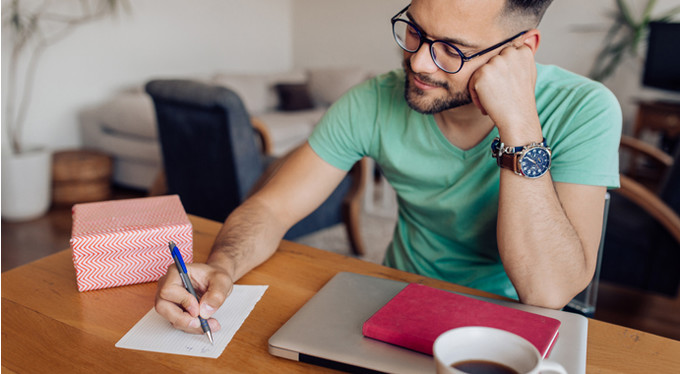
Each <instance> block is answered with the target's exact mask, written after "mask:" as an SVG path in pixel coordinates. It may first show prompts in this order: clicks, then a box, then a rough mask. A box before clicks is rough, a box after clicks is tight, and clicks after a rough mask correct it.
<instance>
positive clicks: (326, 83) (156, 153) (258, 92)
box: [80, 68, 369, 190]
mask: <svg viewBox="0 0 680 374" xmlns="http://www.w3.org/2000/svg"><path fill="white" fill-rule="evenodd" d="M368 77H369V74H368V72H367V71H365V70H364V69H361V68H325V69H309V70H305V71H291V72H284V73H271V74H224V73H220V74H216V75H215V76H213V77H211V78H209V79H201V80H203V81H208V82H209V83H212V84H218V85H223V86H226V87H229V88H231V89H232V90H234V91H235V92H236V93H238V94H239V96H240V97H241V99H242V100H243V103H244V104H245V106H246V109H247V110H248V112H249V113H250V114H251V116H253V117H256V118H257V119H258V120H259V121H260V122H261V123H264V124H265V125H266V127H267V128H268V130H269V134H270V136H271V143H272V144H271V147H272V153H273V154H274V155H283V154H285V153H286V152H287V151H289V150H290V149H292V148H294V147H295V146H297V145H299V144H300V143H302V142H304V141H305V140H306V139H307V137H308V136H309V135H310V134H311V132H312V130H313V129H314V126H316V124H317V123H318V122H319V120H320V119H321V117H322V116H323V114H324V113H325V112H326V110H327V109H328V106H330V104H332V103H333V102H334V101H335V100H337V99H338V98H339V97H340V96H341V95H342V94H343V93H345V92H346V91H347V90H348V89H349V88H351V87H352V86H354V85H356V84H358V83H360V82H362V81H364V80H365V79H367V78H368ZM80 127H81V134H82V141H83V146H84V147H85V148H89V149H96V150H99V151H102V152H105V153H107V154H109V155H111V156H112V157H113V160H114V172H113V180H114V183H116V184H118V185H121V186H125V187H131V188H135V189H141V190H149V189H150V188H151V187H152V185H153V183H154V181H155V179H156V176H157V175H158V173H159V172H160V171H161V165H162V160H161V152H160V145H159V143H158V139H157V138H158V134H157V129H156V119H155V113H154V107H153V102H152V101H151V98H150V97H149V96H148V95H147V94H146V93H145V92H144V91H143V89H142V88H138V89H134V90H131V91H127V92H122V93H119V94H117V95H115V96H114V97H112V98H111V99H110V100H108V101H106V102H104V103H102V104H101V105H97V106H95V107H92V108H87V109H85V110H83V111H82V112H81V113H80Z"/></svg>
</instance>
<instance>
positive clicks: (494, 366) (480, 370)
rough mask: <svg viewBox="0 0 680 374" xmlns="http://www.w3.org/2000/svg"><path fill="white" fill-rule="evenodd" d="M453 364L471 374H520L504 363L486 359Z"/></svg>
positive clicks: (454, 366)
mask: <svg viewBox="0 0 680 374" xmlns="http://www.w3.org/2000/svg"><path fill="white" fill-rule="evenodd" d="M451 366H452V367H453V368H456V369H458V370H460V371H464V372H466V373H470V374H519V373H518V372H517V371H516V370H514V369H512V368H509V367H507V366H505V365H503V364H499V363H496V362H491V361H484V360H468V361H460V362H454V363H453V364H451Z"/></svg>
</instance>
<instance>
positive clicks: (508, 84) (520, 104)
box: [469, 44, 541, 146]
mask: <svg viewBox="0 0 680 374" xmlns="http://www.w3.org/2000/svg"><path fill="white" fill-rule="evenodd" d="M535 86H536V63H535V61H534V54H533V51H532V50H531V48H529V47H528V46H527V45H524V44H523V45H521V46H520V47H515V46H508V47H506V48H504V49H503V50H502V51H501V53H500V54H498V55H496V56H494V57H492V58H491V59H490V60H489V61H488V62H487V63H486V64H484V65H482V66H481V67H479V68H478V69H477V70H476V71H475V72H474V73H473V75H472V77H471V78H470V82H469V89H470V96H471V98H472V101H473V103H474V104H475V106H477V107H478V108H479V109H480V110H481V111H482V113H483V114H485V115H488V116H489V117H491V119H492V120H493V121H494V123H495V124H496V126H497V127H498V131H499V132H500V135H501V139H503V140H504V142H505V143H506V144H511V145H513V146H518V145H521V144H514V143H512V140H513V139H510V138H508V137H507V136H505V135H506V134H509V135H510V136H512V137H513V138H514V137H522V138H524V137H530V138H531V139H529V140H530V141H537V140H541V138H540V123H539V121H538V114H537V112H536V97H535ZM536 130H538V132H539V133H538V135H536V134H535V133H536ZM536 136H539V137H538V138H536ZM506 138H507V139H506ZM522 144H523V143H522Z"/></svg>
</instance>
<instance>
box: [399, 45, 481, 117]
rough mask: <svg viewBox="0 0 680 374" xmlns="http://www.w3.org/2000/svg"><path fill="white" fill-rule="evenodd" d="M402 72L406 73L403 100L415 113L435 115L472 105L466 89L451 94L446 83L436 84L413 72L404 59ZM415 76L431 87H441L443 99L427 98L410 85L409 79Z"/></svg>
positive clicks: (409, 64) (408, 60)
mask: <svg viewBox="0 0 680 374" xmlns="http://www.w3.org/2000/svg"><path fill="white" fill-rule="evenodd" d="M403 66H404V72H405V73H406V85H405V87H404V98H405V99H406V103H407V104H408V106H409V107H410V108H411V109H413V110H415V111H416V112H419V113H422V114H436V113H440V112H443V111H445V110H448V109H453V108H457V107H459V106H463V105H467V104H470V103H472V99H471V97H470V91H469V90H468V89H467V88H466V89H465V90H463V91H458V92H451V90H450V85H449V83H448V82H437V81H435V80H433V79H432V78H430V77H429V76H427V75H422V74H418V73H415V72H413V69H412V68H411V61H410V59H408V58H407V59H404V63H403ZM411 75H414V76H417V77H418V80H420V81H422V82H424V83H427V84H429V85H432V86H437V87H441V88H443V89H444V90H445V91H446V95H445V96H443V97H435V98H427V97H426V95H425V92H424V91H423V90H421V89H420V88H418V87H416V86H415V85H411V80H410V79H409V77H410V76H411Z"/></svg>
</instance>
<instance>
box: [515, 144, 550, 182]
mask: <svg viewBox="0 0 680 374" xmlns="http://www.w3.org/2000/svg"><path fill="white" fill-rule="evenodd" d="M519 166H520V168H521V171H522V174H524V175H525V176H527V177H529V178H538V177H540V176H542V175H543V174H545V173H546V172H547V171H548V169H550V153H549V152H548V150H547V149H545V148H542V147H536V148H532V149H529V150H528V151H526V153H525V154H524V155H522V157H521V158H520V159H519Z"/></svg>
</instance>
